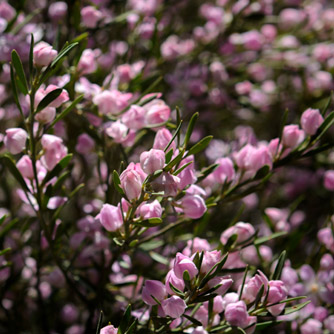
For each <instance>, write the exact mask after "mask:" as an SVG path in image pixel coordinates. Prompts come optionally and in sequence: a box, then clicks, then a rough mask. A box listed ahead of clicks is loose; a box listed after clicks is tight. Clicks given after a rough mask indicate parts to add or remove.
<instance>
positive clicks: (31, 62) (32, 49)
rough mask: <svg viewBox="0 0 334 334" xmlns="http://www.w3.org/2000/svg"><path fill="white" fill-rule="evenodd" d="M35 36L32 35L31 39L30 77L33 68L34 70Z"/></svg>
mask: <svg viewBox="0 0 334 334" xmlns="http://www.w3.org/2000/svg"><path fill="white" fill-rule="evenodd" d="M34 45H35V43H34V35H33V34H31V39H30V51H29V74H30V77H31V76H32V74H33V73H32V72H33V68H34V65H33V64H34Z"/></svg>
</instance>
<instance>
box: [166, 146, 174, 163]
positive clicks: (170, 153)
mask: <svg viewBox="0 0 334 334" xmlns="http://www.w3.org/2000/svg"><path fill="white" fill-rule="evenodd" d="M172 156H173V149H170V150H169V151H168V152H167V153H166V155H165V163H166V164H168V163H169V162H170V161H171V159H172Z"/></svg>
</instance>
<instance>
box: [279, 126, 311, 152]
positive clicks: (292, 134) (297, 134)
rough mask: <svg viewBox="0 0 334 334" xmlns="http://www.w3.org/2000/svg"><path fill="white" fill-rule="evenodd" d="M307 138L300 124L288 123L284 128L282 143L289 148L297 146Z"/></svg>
mask: <svg viewBox="0 0 334 334" xmlns="http://www.w3.org/2000/svg"><path fill="white" fill-rule="evenodd" d="M304 138H305V133H304V131H303V130H300V129H299V127H298V125H286V126H285V127H284V129H283V136H282V143H283V146H285V147H289V148H292V149H293V148H295V147H297V146H298V145H299V144H300V143H301V142H302V141H303V140H304Z"/></svg>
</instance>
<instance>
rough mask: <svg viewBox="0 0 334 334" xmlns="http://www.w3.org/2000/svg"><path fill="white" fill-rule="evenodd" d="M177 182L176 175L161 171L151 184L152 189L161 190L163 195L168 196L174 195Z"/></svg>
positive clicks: (178, 180)
mask: <svg viewBox="0 0 334 334" xmlns="http://www.w3.org/2000/svg"><path fill="white" fill-rule="evenodd" d="M179 182H180V179H179V178H178V177H177V176H174V175H171V174H169V173H167V172H163V173H162V174H161V175H160V176H159V177H158V178H157V179H155V180H154V181H153V182H152V183H151V184H152V188H153V189H154V191H156V192H160V191H162V192H164V194H163V196H165V197H168V196H176V194H177V190H178V183H179Z"/></svg>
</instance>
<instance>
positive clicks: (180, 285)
mask: <svg viewBox="0 0 334 334" xmlns="http://www.w3.org/2000/svg"><path fill="white" fill-rule="evenodd" d="M169 283H171V284H172V285H173V286H174V287H175V288H177V289H178V290H180V291H183V290H184V287H185V284H184V281H183V279H180V278H178V277H177V276H176V275H175V272H174V270H173V269H172V270H170V271H169V272H168V273H167V276H166V283H165V286H166V290H167V292H168V293H169V294H170V295H174V294H175V292H174V291H173V290H172V289H171V288H170V285H169Z"/></svg>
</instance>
